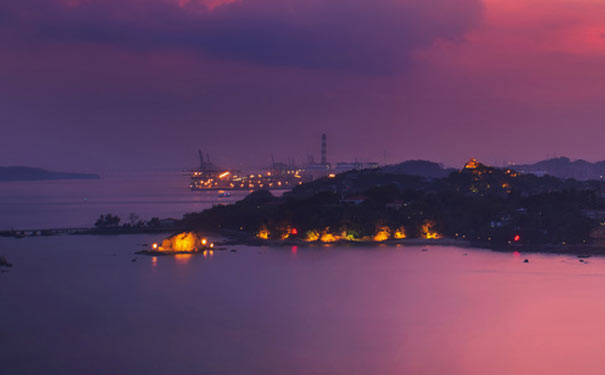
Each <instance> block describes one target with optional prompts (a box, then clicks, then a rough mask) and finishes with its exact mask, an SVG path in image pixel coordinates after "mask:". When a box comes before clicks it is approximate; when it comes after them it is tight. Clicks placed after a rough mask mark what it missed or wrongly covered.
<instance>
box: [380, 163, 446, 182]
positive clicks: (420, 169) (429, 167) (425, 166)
mask: <svg viewBox="0 0 605 375" xmlns="http://www.w3.org/2000/svg"><path fill="white" fill-rule="evenodd" d="M381 171H382V172H383V173H388V174H407V175H411V176H422V177H428V178H443V177H447V176H448V175H449V174H450V173H452V172H454V171H456V169H454V168H443V166H442V165H441V164H438V163H435V162H432V161H428V160H408V161H404V162H403V163H399V164H393V165H386V166H384V167H382V168H381Z"/></svg>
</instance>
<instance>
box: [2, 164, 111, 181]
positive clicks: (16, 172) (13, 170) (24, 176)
mask: <svg viewBox="0 0 605 375" xmlns="http://www.w3.org/2000/svg"><path fill="white" fill-rule="evenodd" d="M98 178H100V176H99V175H98V174H92V173H70V172H55V171H48V170H46V169H42V168H31V167H0V181H38V180H93V179H98Z"/></svg>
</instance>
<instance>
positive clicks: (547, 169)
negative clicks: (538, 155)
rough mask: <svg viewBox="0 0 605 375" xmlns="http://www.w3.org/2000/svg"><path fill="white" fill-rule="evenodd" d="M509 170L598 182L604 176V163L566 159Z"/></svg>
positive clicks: (544, 161) (525, 165)
mask: <svg viewBox="0 0 605 375" xmlns="http://www.w3.org/2000/svg"><path fill="white" fill-rule="evenodd" d="M511 168H512V169H514V170H516V171H517V172H521V173H532V174H535V175H538V176H543V175H550V176H554V177H558V178H574V179H576V180H600V179H601V178H602V177H603V176H605V161H598V162H595V163H591V162H588V161H586V160H582V159H579V160H575V161H571V160H569V158H566V157H560V158H553V159H547V160H542V161H539V162H537V163H534V164H520V165H513V166H511Z"/></svg>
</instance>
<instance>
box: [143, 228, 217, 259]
mask: <svg viewBox="0 0 605 375" xmlns="http://www.w3.org/2000/svg"><path fill="white" fill-rule="evenodd" d="M151 248H152V250H153V251H157V252H161V253H166V254H170V253H174V254H184V253H185V254H186V253H198V252H202V251H203V253H204V254H207V252H209V253H210V255H212V254H213V252H214V251H213V249H214V243H212V242H210V241H208V239H207V238H206V237H201V236H200V235H198V234H197V233H194V232H183V233H179V234H175V235H173V236H170V237H168V238H166V239H164V240H163V241H162V243H161V244H158V243H157V242H154V243H153V244H152V245H151Z"/></svg>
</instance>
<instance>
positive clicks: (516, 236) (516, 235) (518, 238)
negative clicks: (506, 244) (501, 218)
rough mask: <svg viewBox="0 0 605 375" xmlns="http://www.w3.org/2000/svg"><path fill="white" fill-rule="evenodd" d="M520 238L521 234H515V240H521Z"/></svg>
mask: <svg viewBox="0 0 605 375" xmlns="http://www.w3.org/2000/svg"><path fill="white" fill-rule="evenodd" d="M520 239H521V236H519V235H518V234H515V237H514V238H513V240H514V241H515V242H519V240H520Z"/></svg>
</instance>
